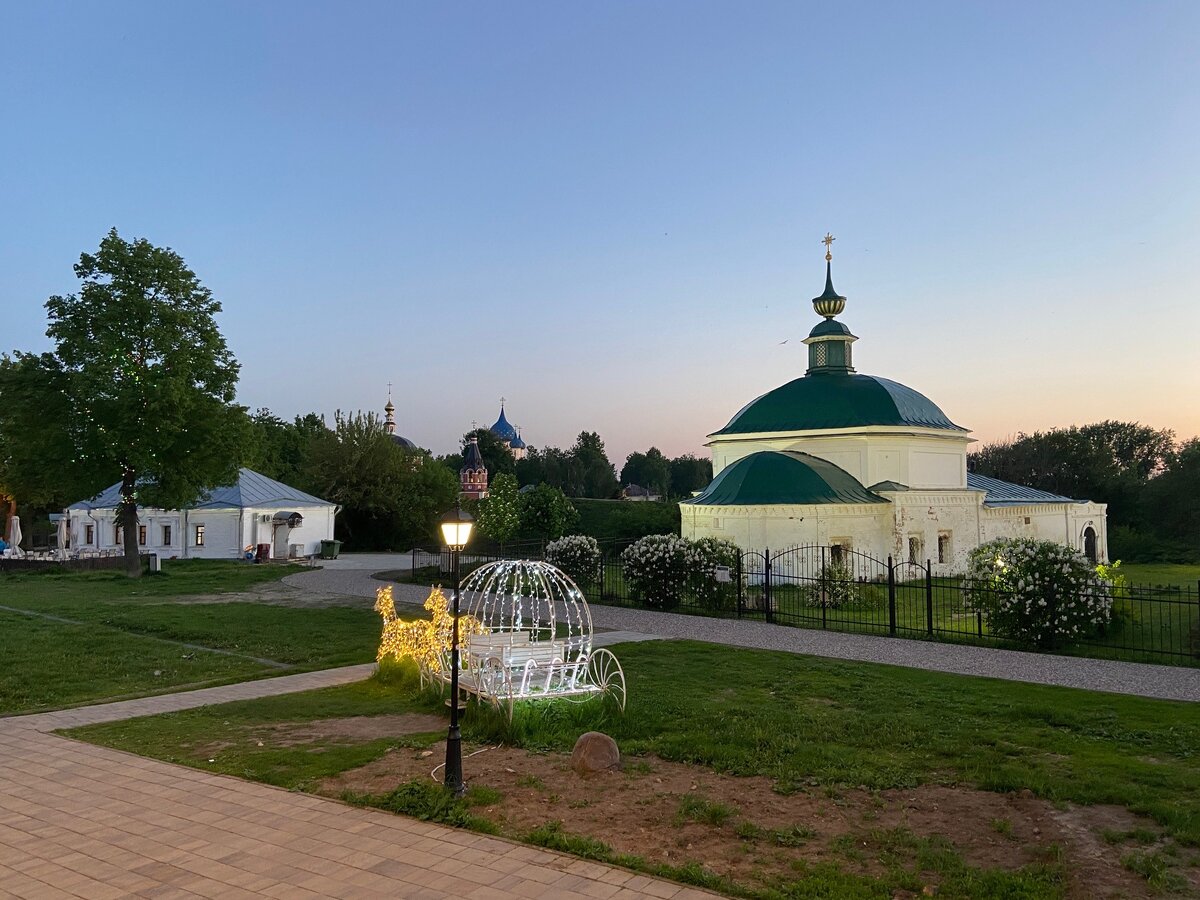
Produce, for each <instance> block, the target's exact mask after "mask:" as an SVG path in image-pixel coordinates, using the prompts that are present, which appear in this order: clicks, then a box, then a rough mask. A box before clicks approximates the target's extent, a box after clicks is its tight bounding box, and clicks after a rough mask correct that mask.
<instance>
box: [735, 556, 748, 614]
mask: <svg viewBox="0 0 1200 900" xmlns="http://www.w3.org/2000/svg"><path fill="white" fill-rule="evenodd" d="M733 577H734V578H736V579H737V617H738V618H739V619H740V618H741V617H742V607H743V606H744V605H745V602H746V598H745V596H744V591H745V587H744V585H743V584H742V554H741V553H740V552H739V553H738V555H737V564H736V565H735V566H734V567H733Z"/></svg>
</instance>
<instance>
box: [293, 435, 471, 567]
mask: <svg viewBox="0 0 1200 900" xmlns="http://www.w3.org/2000/svg"><path fill="white" fill-rule="evenodd" d="M309 448H310V449H309V458H308V460H307V463H306V466H305V472H304V474H303V475H302V478H301V482H300V483H301V485H302V486H304V487H305V488H307V489H308V490H311V491H312V492H313V493H315V494H317V495H318V496H321V497H323V498H325V499H326V500H332V501H334V502H335V503H338V504H341V506H342V513H341V515H340V516H339V517H338V529H339V532H338V533H339V535H340V536H341V537H342V538H343V539H345V540H347V541H349V542H352V543H353V545H354V546H355V548H356V549H364V550H387V549H392V550H395V549H404V548H405V547H406V546H407V545H410V544H412V543H417V542H422V541H429V540H432V539H433V537H434V531H435V529H436V523H437V519H438V517H439V516H440V515H441V514H442V513H444V512H445V511H446V510H447V509H449V508H450V507H451V506H453V505H454V501H455V498H457V496H458V477H457V476H456V475H455V474H454V473H453V472H451V471H450V470H449V469H447V468H446V467H445V466H440V465H437V464H436V463H434V461H433V460H432V459H431V458H430V457H429V455H428V454H427V453H425V452H424V451H409V450H405V449H403V448H401V447H400V446H398V445H397V444H396V443H395V442H394V441H393V440H392V439H391V437H390V436H389V435H388V433H387V432H386V431H385V430H384V427H383V423H382V422H381V421H380V420H379V418H378V417H377V416H375V414H374V413H366V414H363V413H361V412H359V413H355V414H353V415H348V416H347V415H342V414H341V413H340V412H339V413H338V414H337V415H336V416H335V425H334V428H333V430H332V431H330V430H328V429H327V430H326V432H325V433H324V434H317V435H316V436H315V437H314V439H313V440H312V442H311V443H310V444H309Z"/></svg>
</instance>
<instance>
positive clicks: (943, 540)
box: [938, 531, 954, 563]
mask: <svg viewBox="0 0 1200 900" xmlns="http://www.w3.org/2000/svg"><path fill="white" fill-rule="evenodd" d="M953 552H954V545H953V544H952V543H951V541H950V532H948V531H939V532H938V562H939V563H948V562H950V556H951V554H953Z"/></svg>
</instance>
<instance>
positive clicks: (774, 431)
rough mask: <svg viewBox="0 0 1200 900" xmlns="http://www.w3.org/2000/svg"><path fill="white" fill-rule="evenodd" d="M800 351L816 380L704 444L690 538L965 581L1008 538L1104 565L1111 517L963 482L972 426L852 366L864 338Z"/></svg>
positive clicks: (1069, 501)
mask: <svg viewBox="0 0 1200 900" xmlns="http://www.w3.org/2000/svg"><path fill="white" fill-rule="evenodd" d="M828 260H829V256H828V255H826V271H825V293H823V294H822V295H821V296H819V297H816V298H814V300H813V307H814V309H815V310H816V311H817V313H818V314H819V315H821V316H822V317H823V319H824V320H823V321H822V322H820V323H819V324H817V326H816V327H815V328H813V329H812V331H811V332H810V333H809V336H808V338H807V339H806V340H805V341H804V343H805V344H807V345H808V371H807V372H806V373H805V374H804V375H803V376H802V377H800V378H796V379H794V380H792V381H790V382H788V383H787V384H784V385H782V386H781V387H778V388H776V389H775V390H773V391H769V392H767V393H766V394H763V395H762V396H761V397H758V398H757V399H755V400H753V401H751V402H750V403H748V404H747V405H746V406H745V407H743V408H742V409H741V410H740V411H739V412H738V413H737V414H736V415H735V416H734V417H733V418H732V419H731V420H730V421H729V423H728V424H727V425H726V426H725V427H724V428H722V429H721V430H719V431H716V432H714V433H712V434H710V435H708V444H707V446H708V447H710V448H711V449H712V458H713V474H714V478H713V481H712V483H711V484H710V485H709V486H708V487H707V488H706V489H705V490H703V491H701V492H700V493H699V494H697V495H696V496H694V497H692V498H690V499H688V500H684V501H683V502H682V503H681V504H680V514H681V521H682V533H683V536H684V537H688V538H702V537H716V538H724V539H726V540H730V541H732V542H734V543H736V544H737V545H738V546H739V547H742V548H743V549H746V550H763V549H764V548H771V549H778V550H783V549H785V548H789V547H797V546H802V545H816V546H823V547H831V548H832V547H839V548H841V550H842V551H854V552H857V553H860V554H865V555H867V556H870V557H872V558H874V559H877V560H884V559H887V558H889V557H890V558H892V559H894V560H896V561H898V562H912V563H916V564H922V565H923V564H924V563H925V562H926V561H929V562H930V563H931V566H932V570H933V573H934V574H937V575H947V574H953V573H958V572H962V571H963V570H964V569H966V567H967V563H968V556H969V554H970V552H971V550H973V549H974V548H975V547H977V546H979V545H980V544H982V543H986V542H987V541H990V540H993V539H995V538H1001V537H1031V538H1040V539H1044V540H1052V541H1057V542H1059V543H1062V544H1066V545H1067V546H1068V547H1071V548H1073V549H1075V550H1078V551H1079V552H1080V553H1083V554H1085V555H1086V556H1087V557H1089V558H1090V559H1091V560H1093V561H1095V562H1105V561H1107V559H1108V528H1107V522H1106V519H1107V508H1106V506H1105V504H1103V503H1096V502H1092V501H1089V500H1080V499H1076V498H1072V497H1063V496H1060V495H1057V494H1052V493H1047V492H1046V491H1041V490H1036V489H1034V488H1030V487H1025V486H1023V485H1016V484H1010V483H1008V482H1005V481H1000V480H998V479H995V478H987V477H984V476H982V475H978V474H976V473H974V472H968V471H967V445H968V444H970V443H972V441H973V438H971V436H970V433H969V432H968V431H967V429H965V428H963V427H961V426H959V425H956V424H954V422H952V421H951V420H950V419H949V418H947V416H946V414H945V413H943V412H942V410H941V409H939V408H938V406H937V405H936V404H934V403H933V401H931V400H930V399H929V398H928V397H926V396H924V395H923V394H920V393H918V392H917V391H915V390H913V389H912V388H910V387H906V386H905V385H902V384H898V383H897V382H895V381H890V380H888V379H886V378H880V377H878V376H874V375H860V374H858V373H856V372H855V370H854V368H853V366H852V365H851V346H850V345H851V344H853V343H854V342H855V341H856V340H857V338H856V337H855V336H854V335H853V334H851V332H850V329H849V328H847V327H846V326H845V325H844V324H843V323H842V322H839V321H838V320H837V319H836V318H834V317H835V316H837V315H838V314H840V313H841V312H842V310H843V308H844V306H845V303H846V298H845V297H842V296H840V295H839V294H838V293H837V292H836V291H835V290H834V289H833V278H832V272H831V270H830V266H829V265H828Z"/></svg>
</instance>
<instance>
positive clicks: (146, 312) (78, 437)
mask: <svg viewBox="0 0 1200 900" xmlns="http://www.w3.org/2000/svg"><path fill="white" fill-rule="evenodd" d="M75 274H76V276H77V277H78V278H79V281H80V286H79V291H78V293H76V294H69V295H67V296H54V297H51V298H50V299H49V300H48V301H47V302H46V311H47V313H48V315H49V322H50V324H49V327H48V329H47V331H46V333H47V335H48V336H49V337H50V338H51V339H52V340H53V341H54V350H53V351H52V352H50V353H44V354H41V355H37V356H35V355H32V354H25V353H17V354H15V356H14V357H13V358H6V359H5V360H4V362H3V366H2V367H0V409H2V410H4V412H3V413H0V416H2V418H0V432H3V434H4V438H3V442H4V444H3V450H4V453H6V454H7V458H6V461H5V463H4V465H5V466H6V478H7V479H8V480H9V481H10V482H11V483H12V486H13V490H15V491H16V492H17V493H18V494H21V493H24V492H26V491H28V492H29V493H30V494H41V495H43V496H47V495H50V494H52V493H53V492H54V491H53V489H52V488H51V487H50V485H49V481H50V479H54V480H56V481H57V483H58V485H59V487H58V490H60V491H70V492H71V494H72V495H74V496H84V497H90V496H93V495H95V494H96V493H98V492H99V491H101V490H102V489H104V488H105V487H106V486H107V485H109V484H111V483H112V482H113V481H118V482H119V483H120V492H121V501H120V510H119V514H118V515H119V522H120V523H121V525H122V526H123V530H124V545H125V556H126V559H127V560H128V571H129V574H130V575H137V574H139V573H140V566H139V563H138V539H137V507H138V505H139V504H142V505H146V506H158V507H163V508H168V509H171V508H178V507H182V506H186V505H187V504H189V503H192V502H194V501H195V500H196V498H197V497H198V496H199V495H201V494H203V493H204V492H205V491H206V490H209V489H211V488H214V487H217V486H218V485H220V484H223V483H225V484H227V483H229V482H231V481H232V480H233V479H234V477H235V476H236V474H237V465H238V461H239V459H240V456H241V453H242V444H243V441H244V437H245V434H246V421H247V420H246V411H245V409H244V408H243V407H240V406H237V405H236V404H235V403H234V391H235V388H236V386H237V378H238V368H239V367H238V364H237V361H236V360H235V359H234V357H233V354H232V353H231V352H230V350H229V348H228V347H227V346H226V344H225V339H224V338H223V337H222V336H221V332H220V330H219V329H218V328H217V323H216V315H217V313H219V312H220V311H221V305H220V304H219V303H218V302H217V301H216V300H214V299H213V297H212V293H211V292H210V291H209V290H208V288H206V287H204V285H202V284H201V283H200V280H199V279H198V278H197V277H196V275H195V273H193V272H192V271H191V269H189V268H188V267H187V266H186V265H185V264H184V261H183V259H182V258H181V257H180V256H179V255H178V254H177V253H175V252H174V251H172V250H170V249H167V248H163V247H155V246H154V245H153V244H151V243H150V242H149V241H147V240H144V239H139V240H135V241H126V240H125V239H124V238H122V237H121V236H120V235H119V234H118V233H117V231H116V229H113V230H112V231H110V232H109V233H108V234H107V235H106V236H105V237H104V239H103V240H102V241H101V242H100V248H99V250H97V252H96V253H84V254H82V255H81V256H80V258H79V263H78V264H77V265H76V266H75Z"/></svg>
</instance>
